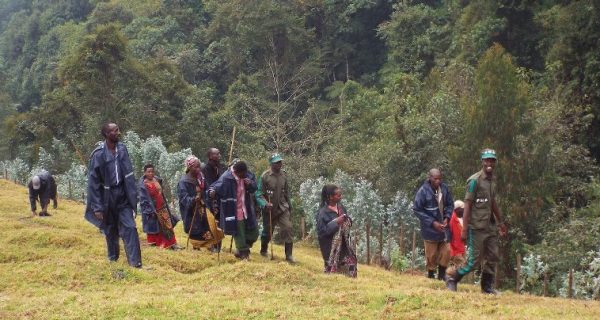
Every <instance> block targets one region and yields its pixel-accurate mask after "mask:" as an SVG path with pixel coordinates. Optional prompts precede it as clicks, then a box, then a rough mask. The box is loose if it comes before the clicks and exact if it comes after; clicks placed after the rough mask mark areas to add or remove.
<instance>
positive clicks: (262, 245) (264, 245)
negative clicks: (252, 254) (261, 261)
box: [260, 240, 269, 257]
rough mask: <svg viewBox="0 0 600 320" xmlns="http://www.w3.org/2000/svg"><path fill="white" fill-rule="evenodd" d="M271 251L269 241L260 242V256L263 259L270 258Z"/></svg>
mask: <svg viewBox="0 0 600 320" xmlns="http://www.w3.org/2000/svg"><path fill="white" fill-rule="evenodd" d="M268 250H269V241H264V240H261V241H260V255H261V256H263V257H266V256H268V254H267V251H268Z"/></svg>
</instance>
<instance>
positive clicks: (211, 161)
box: [202, 148, 227, 252]
mask: <svg viewBox="0 0 600 320" xmlns="http://www.w3.org/2000/svg"><path fill="white" fill-rule="evenodd" d="M225 171H227V167H226V166H225V165H224V164H223V163H221V151H219V149H217V148H209V149H208V150H207V151H206V164H203V165H202V175H203V176H204V181H205V184H206V186H210V185H212V184H213V183H215V181H217V180H219V177H221V175H222V174H223V173H225ZM207 189H208V188H206V189H205V191H206V190H207ZM204 197H205V201H206V203H207V205H208V207H209V208H210V209H211V210H213V213H214V215H215V216H217V218H218V216H219V212H218V210H219V209H218V208H216V210H215V208H213V207H216V206H213V203H211V199H209V197H208V195H207V194H205V195H204ZM211 251H213V252H218V251H221V242H219V243H216V244H215V245H214V246H213V247H212V248H211Z"/></svg>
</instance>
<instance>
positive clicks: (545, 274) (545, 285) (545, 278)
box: [543, 272, 548, 297]
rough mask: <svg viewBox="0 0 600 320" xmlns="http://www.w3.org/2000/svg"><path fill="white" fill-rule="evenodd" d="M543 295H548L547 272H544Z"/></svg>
mask: <svg viewBox="0 0 600 320" xmlns="http://www.w3.org/2000/svg"><path fill="white" fill-rule="evenodd" d="M543 294H544V297H547V296H548V272H544V293H543Z"/></svg>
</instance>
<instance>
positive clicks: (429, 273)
mask: <svg viewBox="0 0 600 320" xmlns="http://www.w3.org/2000/svg"><path fill="white" fill-rule="evenodd" d="M427 278H429V279H435V270H427Z"/></svg>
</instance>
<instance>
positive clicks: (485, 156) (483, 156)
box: [481, 149, 497, 160]
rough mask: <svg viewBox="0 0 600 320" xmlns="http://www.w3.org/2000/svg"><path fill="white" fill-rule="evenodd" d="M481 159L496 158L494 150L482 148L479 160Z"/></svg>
mask: <svg viewBox="0 0 600 320" xmlns="http://www.w3.org/2000/svg"><path fill="white" fill-rule="evenodd" d="M483 159H497V158H496V151H495V150H493V149H483V151H481V160H483Z"/></svg>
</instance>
